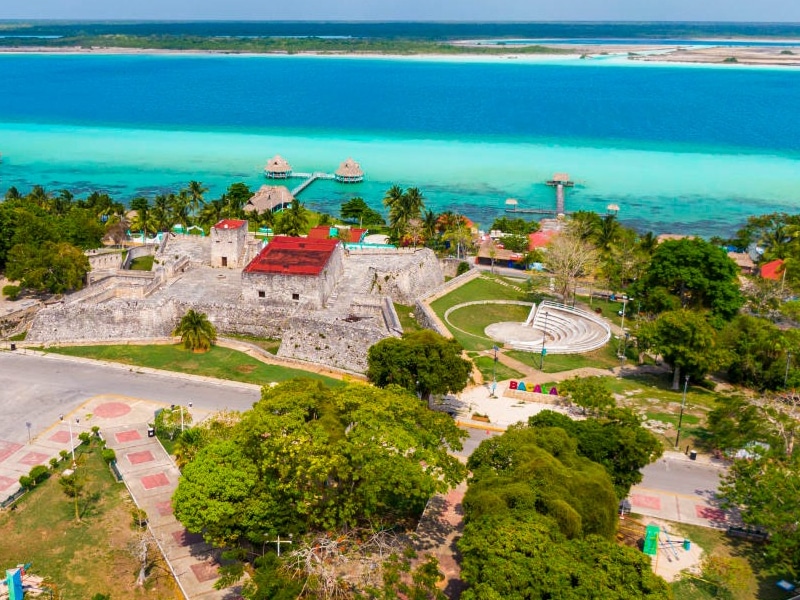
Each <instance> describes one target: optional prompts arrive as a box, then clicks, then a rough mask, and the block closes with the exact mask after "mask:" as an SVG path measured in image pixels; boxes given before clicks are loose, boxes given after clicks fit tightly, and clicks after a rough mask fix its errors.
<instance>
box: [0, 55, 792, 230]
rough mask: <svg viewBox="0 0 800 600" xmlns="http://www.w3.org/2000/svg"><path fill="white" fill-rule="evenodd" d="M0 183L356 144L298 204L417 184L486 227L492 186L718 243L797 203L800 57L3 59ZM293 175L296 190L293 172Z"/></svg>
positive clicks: (252, 170)
mask: <svg viewBox="0 0 800 600" xmlns="http://www.w3.org/2000/svg"><path fill="white" fill-rule="evenodd" d="M0 73H2V76H3V82H4V93H0V153H2V157H3V161H2V163H0V194H2V193H3V192H4V191H5V190H6V189H8V187H10V186H12V185H14V186H16V187H18V188H19V189H21V190H23V191H25V190H27V189H29V188H30V187H31V186H32V185H34V184H42V185H45V186H46V187H47V188H48V189H50V190H58V189H62V188H67V189H70V190H72V191H73V192H75V193H77V194H79V195H84V194H85V193H87V192H88V191H89V190H92V189H101V190H106V191H108V192H109V193H111V194H112V195H114V196H115V197H116V198H118V199H120V200H127V199H130V198H132V197H134V196H136V195H139V194H145V195H148V196H151V195H152V194H154V193H157V192H160V191H166V190H176V189H178V188H179V187H180V186H183V185H185V184H186V182H188V181H189V180H191V179H198V180H200V181H203V182H204V183H205V184H206V185H208V186H209V188H210V190H211V191H210V197H216V196H218V195H219V194H220V193H222V191H224V190H225V188H226V187H227V186H228V185H230V184H231V183H232V182H234V181H245V182H246V183H248V185H250V186H251V187H252V188H256V187H258V186H259V185H262V184H263V183H265V181H264V178H263V173H262V168H263V165H264V162H265V161H266V159H267V158H269V157H270V156H272V155H274V154H276V153H280V154H283V155H284V156H285V157H286V158H287V159H289V161H290V162H291V163H292V164H293V166H294V167H295V170H297V171H315V170H324V171H328V172H330V171H333V170H334V169H335V168H336V165H338V164H339V162H340V161H342V160H344V158H346V157H348V156H353V157H354V158H355V159H356V160H358V161H359V162H360V163H361V164H362V165H363V167H364V170H365V172H366V174H367V177H366V181H365V182H364V183H363V184H358V185H354V186H343V185H342V184H335V183H333V182H319V183H315V184H314V185H313V186H311V187H310V188H308V190H306V191H304V192H303V194H302V198H301V200H302V201H303V202H305V203H306V204H307V205H308V206H309V207H311V208H314V209H315V210H323V211H327V212H331V213H333V214H336V213H338V207H339V205H340V204H341V203H342V202H343V201H346V200H347V199H349V198H351V197H353V196H354V195H359V196H363V197H364V199H365V200H366V201H367V202H368V203H369V204H370V205H371V206H373V207H374V208H378V209H381V208H382V205H381V199H382V197H383V194H384V192H385V190H386V189H388V188H389V187H390V186H391V185H393V184H395V183H398V184H401V185H403V186H410V185H415V186H419V187H420V188H421V189H422V190H423V193H424V194H425V197H426V205H427V206H428V207H430V208H432V209H434V210H445V209H452V210H457V211H459V212H461V213H464V214H467V215H469V216H470V217H471V218H472V219H473V220H475V221H477V222H480V223H482V224H483V225H484V226H488V225H489V224H490V223H491V219H492V218H493V217H494V216H496V215H497V214H499V213H501V212H502V211H503V209H504V207H505V200H506V199H507V198H516V199H518V200H519V203H520V207H522V208H548V209H549V208H552V206H553V204H554V201H553V190H552V189H551V188H548V187H547V186H546V185H545V182H546V181H547V180H548V179H550V178H551V177H552V174H553V173H555V172H563V171H566V172H569V173H570V174H571V175H572V176H573V178H574V179H575V181H576V186H575V188H572V189H570V191H569V192H568V198H567V208H568V210H595V211H598V212H603V211H604V210H605V208H606V206H607V205H609V204H616V205H619V206H620V207H621V210H620V214H619V216H620V219H621V220H622V221H624V222H626V223H628V224H631V225H634V226H636V227H638V228H639V229H640V230H655V231H657V232H673V233H674V232H678V233H696V234H703V235H714V234H719V235H730V234H731V233H732V232H733V231H735V229H736V227H737V226H738V225H740V224H741V223H743V221H744V220H745V219H746V218H747V216H748V215H751V214H763V213H766V212H772V211H776V210H789V211H796V210H797V209H798V207H799V206H800V119H797V114H798V109H797V98H798V97H800V94H799V93H798V92H800V69H792V68H748V67H742V66H735V65H734V66H712V67H706V66H700V67H697V66H695V67H687V66H672V65H671V66H660V65H654V64H651V63H647V64H642V63H638V62H635V63H632V62H630V61H627V60H625V58H624V57H621V58H617V59H613V58H612V59H609V60H605V59H604V60H600V61H594V60H590V61H585V60H578V59H577V58H574V59H563V58H557V59H553V60H550V59H546V60H544V61H529V60H525V59H519V60H503V59H490V60H483V61H482V60H461V59H457V60H446V59H442V60H439V59H437V60H431V59H405V60H401V59H388V58H369V59H368V58H332V57H301V56H257V57H256V56H227V55H224V56H223V55H212V56H202V55H116V56H113V55H111V56H109V55H57V54H47V55H37V54H34V55H26V54H13V55H10V54H5V55H3V54H0ZM293 185H296V183H294V184H293Z"/></svg>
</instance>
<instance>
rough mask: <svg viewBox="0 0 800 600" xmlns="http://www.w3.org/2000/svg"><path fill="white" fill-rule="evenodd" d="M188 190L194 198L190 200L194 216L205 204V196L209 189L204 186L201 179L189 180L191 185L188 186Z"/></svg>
mask: <svg viewBox="0 0 800 600" xmlns="http://www.w3.org/2000/svg"><path fill="white" fill-rule="evenodd" d="M186 191H187V192H188V193H189V196H191V198H192V199H191V201H190V202H189V208H191V209H192V216H194V215H196V214H197V211H198V210H200V209H201V208H202V207H203V206H204V205H205V200H203V196H204V195H205V193H206V192H207V191H208V188H207V187H204V186H203V184H202V183H200V182H199V181H194V180H192V181H190V182H189V186H188V187H187V188H186Z"/></svg>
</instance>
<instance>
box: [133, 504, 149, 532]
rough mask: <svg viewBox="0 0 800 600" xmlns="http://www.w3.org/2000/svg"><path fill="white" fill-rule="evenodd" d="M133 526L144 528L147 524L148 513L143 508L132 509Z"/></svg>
mask: <svg viewBox="0 0 800 600" xmlns="http://www.w3.org/2000/svg"><path fill="white" fill-rule="evenodd" d="M131 519H132V521H131V527H133V528H134V529H144V528H145V527H146V526H147V513H146V512H145V511H144V510H142V509H141V508H137V507H135V506H134V507H133V508H132V509H131Z"/></svg>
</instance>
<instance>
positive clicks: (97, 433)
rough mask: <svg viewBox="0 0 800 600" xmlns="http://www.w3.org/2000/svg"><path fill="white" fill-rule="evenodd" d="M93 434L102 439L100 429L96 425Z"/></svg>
mask: <svg viewBox="0 0 800 600" xmlns="http://www.w3.org/2000/svg"><path fill="white" fill-rule="evenodd" d="M92 434H93V435H95V436H97V437H100V427H99V426H97V425H94V426H93V427H92Z"/></svg>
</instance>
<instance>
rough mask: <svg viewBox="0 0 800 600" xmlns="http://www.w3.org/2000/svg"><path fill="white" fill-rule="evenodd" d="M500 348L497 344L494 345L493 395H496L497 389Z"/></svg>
mask: <svg viewBox="0 0 800 600" xmlns="http://www.w3.org/2000/svg"><path fill="white" fill-rule="evenodd" d="M498 350H499V348H498V347H497V346H496V345H495V346H494V364H493V365H492V396H494V391H495V390H496V389H497V351H498Z"/></svg>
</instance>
